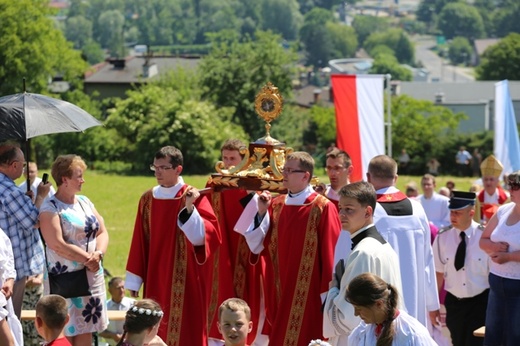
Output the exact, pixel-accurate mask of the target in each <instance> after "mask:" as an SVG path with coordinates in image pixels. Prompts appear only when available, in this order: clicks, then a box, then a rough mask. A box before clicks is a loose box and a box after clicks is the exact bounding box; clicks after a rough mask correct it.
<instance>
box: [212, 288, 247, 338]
mask: <svg viewBox="0 0 520 346" xmlns="http://www.w3.org/2000/svg"><path fill="white" fill-rule="evenodd" d="M218 315H219V316H218V322H217V325H218V330H219V332H220V333H221V334H222V337H223V338H224V345H225V346H247V345H246V341H247V334H249V333H250V332H251V330H252V329H253V322H251V309H250V308H249V305H247V303H246V302H245V301H244V300H242V299H240V298H229V299H226V300H225V301H224V302H223V303H222V304H221V305H220V307H219V310H218Z"/></svg>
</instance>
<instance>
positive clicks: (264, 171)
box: [208, 82, 293, 193]
mask: <svg viewBox="0 0 520 346" xmlns="http://www.w3.org/2000/svg"><path fill="white" fill-rule="evenodd" d="M282 110H283V98H282V95H280V93H279V92H278V88H277V87H275V86H274V85H273V84H271V83H270V82H268V83H267V84H266V85H265V86H264V87H263V88H262V90H260V92H259V93H258V95H256V98H255V111H256V113H257V114H258V116H259V117H260V118H262V119H263V120H264V121H265V123H266V124H265V130H266V134H265V136H264V137H262V138H259V139H257V140H256V141H255V142H252V143H249V148H246V147H243V148H241V149H240V154H241V155H244V158H243V159H242V161H240V163H239V164H238V165H236V166H234V167H230V168H228V169H226V168H225V166H224V162H222V161H219V162H217V164H216V165H215V169H216V171H217V172H218V173H215V174H212V175H211V177H210V178H209V182H208V183H209V185H210V186H211V187H213V188H214V189H216V190H218V189H222V188H240V189H246V190H269V191H271V192H280V193H285V192H286V191H287V190H286V189H285V188H284V187H283V183H282V180H283V176H282V172H281V171H282V169H283V166H284V165H285V159H286V157H287V154H290V153H291V152H293V149H292V148H287V147H285V143H282V142H280V141H278V140H276V139H274V138H272V137H271V134H270V130H271V121H273V120H275V119H277V118H278V117H279V116H280V114H281V113H282Z"/></svg>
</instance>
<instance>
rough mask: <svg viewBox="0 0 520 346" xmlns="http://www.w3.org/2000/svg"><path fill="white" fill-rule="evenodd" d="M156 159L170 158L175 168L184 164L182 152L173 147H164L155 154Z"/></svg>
mask: <svg viewBox="0 0 520 346" xmlns="http://www.w3.org/2000/svg"><path fill="white" fill-rule="evenodd" d="M154 157H155V158H156V159H165V158H170V163H171V164H172V166H173V167H174V168H175V167H177V166H182V162H183V160H182V153H181V151H180V150H179V149H177V148H175V147H174V146H172V145H169V146H166V147H162V148H161V149H159V151H158V152H156V153H155V156H154Z"/></svg>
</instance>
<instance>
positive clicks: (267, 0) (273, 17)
mask: <svg viewBox="0 0 520 346" xmlns="http://www.w3.org/2000/svg"><path fill="white" fill-rule="evenodd" d="M302 21H303V17H302V15H301V13H300V11H299V9H298V2H297V1H296V0H284V1H282V0H264V1H263V3H262V29H263V30H272V31H273V32H274V33H277V34H280V35H282V37H283V38H285V39H287V40H295V39H296V38H298V32H299V30H300V27H301V25H302Z"/></svg>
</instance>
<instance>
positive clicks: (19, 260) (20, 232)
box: [0, 173, 45, 280]
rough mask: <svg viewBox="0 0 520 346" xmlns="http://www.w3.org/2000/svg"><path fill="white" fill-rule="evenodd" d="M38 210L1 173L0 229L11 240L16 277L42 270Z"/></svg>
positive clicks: (43, 261) (43, 258)
mask: <svg viewBox="0 0 520 346" xmlns="http://www.w3.org/2000/svg"><path fill="white" fill-rule="evenodd" d="M37 221H38V209H37V208H36V207H35V206H34V204H33V203H32V201H31V199H30V198H29V197H28V196H26V195H25V194H24V193H23V192H22V191H21V190H20V189H19V188H18V187H17V186H16V185H15V183H14V181H13V180H11V179H10V178H9V177H7V176H6V175H5V174H3V173H0V228H1V229H3V231H4V232H5V234H7V236H8V237H9V239H10V240H11V244H12V247H13V254H14V267H15V269H16V273H17V276H16V279H17V280H19V279H21V278H23V277H24V276H31V275H37V274H40V273H42V272H43V265H44V263H45V257H44V253H43V245H42V242H41V239H40V234H39V233H38V230H37V229H36V228H34V225H35V224H36V222H37Z"/></svg>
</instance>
